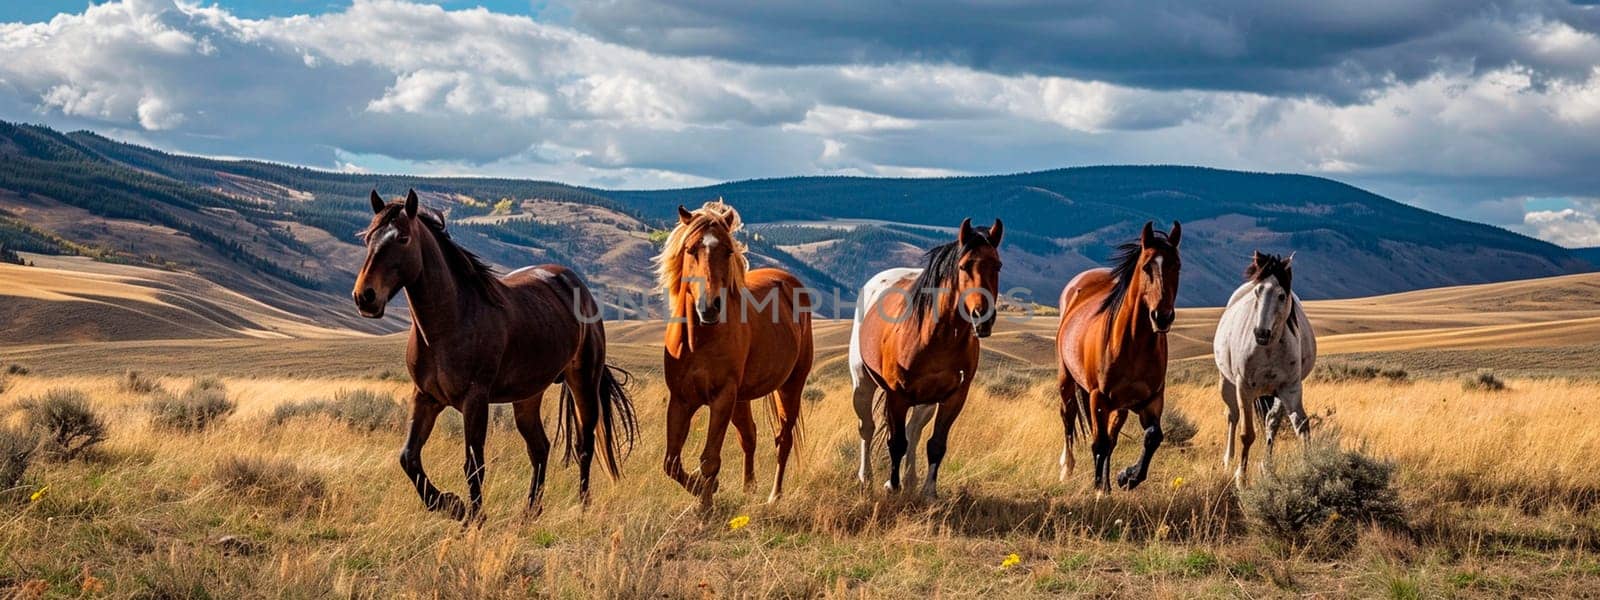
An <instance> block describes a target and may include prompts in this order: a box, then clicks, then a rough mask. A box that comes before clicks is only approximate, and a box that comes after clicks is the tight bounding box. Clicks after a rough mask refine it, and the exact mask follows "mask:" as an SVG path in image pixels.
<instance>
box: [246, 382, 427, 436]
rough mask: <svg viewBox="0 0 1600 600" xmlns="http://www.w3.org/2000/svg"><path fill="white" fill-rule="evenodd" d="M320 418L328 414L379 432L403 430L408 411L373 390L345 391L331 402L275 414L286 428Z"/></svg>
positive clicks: (286, 407)
mask: <svg viewBox="0 0 1600 600" xmlns="http://www.w3.org/2000/svg"><path fill="white" fill-rule="evenodd" d="M317 415H325V416H327V417H328V418H330V419H333V420H335V421H338V422H340V423H343V424H344V425H346V426H347V427H349V428H351V429H355V430H359V431H377V430H379V429H387V428H395V427H399V426H400V425H401V424H403V423H404V422H405V418H406V411H405V410H403V409H402V408H400V405H399V404H396V403H395V401H394V399H393V398H390V397H389V396H385V395H382V394H379V393H377V392H373V391H371V390H341V391H339V393H337V394H334V396H333V398H331V399H324V400H308V401H305V402H291V403H285V404H280V405H278V408H276V409H274V410H273V411H272V423H273V424H274V425H282V424H284V423H287V422H289V421H291V420H294V419H297V418H302V417H312V416H317Z"/></svg>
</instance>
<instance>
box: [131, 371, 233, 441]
mask: <svg viewBox="0 0 1600 600" xmlns="http://www.w3.org/2000/svg"><path fill="white" fill-rule="evenodd" d="M234 408H235V406H234V403H233V401H232V400H229V399H228V392H227V389H226V388H225V387H224V386H223V385H222V382H221V381H218V380H216V379H212V378H202V379H197V380H195V381H194V383H192V384H190V385H189V388H188V389H186V390H184V391H183V393H181V394H170V393H163V394H161V395H160V396H158V397H156V399H154V400H151V401H150V404H149V409H150V419H151V422H152V423H154V424H155V425H156V426H157V427H160V428H162V429H169V430H173V431H183V432H189V433H193V432H198V431H205V430H206V429H210V428H211V427H212V426H214V425H216V424H217V423H220V422H222V420H223V419H226V418H227V417H228V415H230V414H233V410H234Z"/></svg>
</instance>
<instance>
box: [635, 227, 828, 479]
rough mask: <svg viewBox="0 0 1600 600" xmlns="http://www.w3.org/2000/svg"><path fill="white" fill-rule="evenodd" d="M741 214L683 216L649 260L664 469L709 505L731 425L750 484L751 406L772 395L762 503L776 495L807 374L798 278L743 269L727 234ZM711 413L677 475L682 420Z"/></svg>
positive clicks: (807, 328)
mask: <svg viewBox="0 0 1600 600" xmlns="http://www.w3.org/2000/svg"><path fill="white" fill-rule="evenodd" d="M742 226H743V224H742V223H741V222H740V219H739V213H738V212H737V211H735V210H734V209H733V207H731V206H729V205H727V204H725V203H723V202H722V201H721V200H716V201H713V202H707V203H706V204H705V205H704V206H702V207H701V208H700V209H699V210H696V211H694V212H689V211H688V210H687V209H685V208H684V207H682V206H679V207H678V226H677V227H675V228H674V229H673V230H672V234H671V235H670V236H668V238H667V241H666V244H665V245H664V248H662V251H661V255H660V256H659V257H657V259H656V261H657V274H658V276H659V282H660V285H661V288H662V289H663V290H664V291H665V293H666V296H667V301H668V304H669V309H670V310H671V315H672V318H671V319H670V320H669V321H668V324H667V332H666V344H665V349H664V357H663V360H664V361H665V374H666V379H667V390H668V393H669V398H668V401H667V452H666V459H665V461H664V462H663V463H662V468H663V469H664V470H665V471H666V473H667V476H669V477H671V478H672V479H673V480H674V481H677V482H678V484H679V485H682V486H683V488H684V489H685V490H688V492H689V493H691V494H695V495H698V496H699V497H700V503H701V506H703V507H709V506H710V505H711V497H712V495H714V494H715V493H716V491H717V473H718V472H719V471H720V470H721V468H722V442H723V438H724V437H726V435H727V431H728V424H729V423H730V422H731V423H732V424H733V426H734V427H735V428H736V429H737V430H738V432H739V444H740V446H741V447H742V449H743V450H744V485H745V490H746V491H749V490H751V489H753V488H754V487H755V450H756V429H755V421H754V420H753V419H752V418H751V416H750V402H751V401H752V400H755V399H757V398H761V397H763V396H768V397H771V396H773V395H774V394H776V397H775V398H771V402H772V404H771V408H772V410H773V412H774V415H775V416H776V421H777V425H776V426H777V432H776V434H775V436H774V440H773V441H774V443H775V444H776V445H777V448H778V469H777V475H776V479H775V480H774V481H773V482H772V493H771V494H770V495H769V496H768V497H767V501H768V502H772V501H775V500H777V499H778V498H779V497H780V496H782V495H783V475H784V472H785V471H786V470H787V469H788V465H789V452H790V450H791V449H792V448H793V447H794V441H795V439H796V438H797V437H799V431H798V430H797V429H796V427H797V426H798V425H799V423H800V393H801V391H803V390H804V388H805V384H806V376H807V375H809V374H810V373H811V362H812V342H811V313H810V311H809V310H807V309H806V308H804V307H802V306H801V298H800V297H799V295H800V294H801V293H803V288H802V286H801V284H800V280H799V279H796V278H795V277H794V276H793V275H790V274H789V273H787V272H785V271H783V270H780V269H756V270H748V268H749V267H748V265H749V263H748V262H747V260H748V259H747V258H746V257H745V247H744V244H742V243H740V242H739V241H738V240H737V239H736V238H735V237H734V234H735V233H736V232H738V231H739V229H740V228H741V227H742ZM701 406H708V407H710V424H709V426H708V427H707V429H706V446H705V449H704V450H703V451H702V452H701V453H700V470H699V472H697V473H693V474H690V473H686V472H685V471H684V469H683V456H682V454H683V444H684V440H685V438H686V437H687V436H688V435H689V421H690V419H692V418H693V417H694V413H695V412H696V411H698V410H699V409H700V407H701Z"/></svg>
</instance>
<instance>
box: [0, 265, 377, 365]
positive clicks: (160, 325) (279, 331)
mask: <svg viewBox="0 0 1600 600" xmlns="http://www.w3.org/2000/svg"><path fill="white" fill-rule="evenodd" d="M29 259H30V260H32V261H33V262H34V264H35V266H32V267H21V266H16V265H10V264H0V343H5V344H43V343H62V342H89V341H126V340H158V339H196V338H329V337H352V336H364V335H366V334H362V333H358V332H353V331H349V330H344V329H332V328H328V327H323V326H320V325H317V324H315V323H313V322H312V321H311V320H309V319H306V318H304V317H300V316H297V315H294V314H291V313H288V312H285V311H282V310H279V309H276V308H273V307H271V306H267V305H266V304H263V303H261V302H257V301H255V300H252V299H250V298H247V297H245V296H243V295H241V294H239V293H236V292H234V291H231V290H228V289H226V288H223V287H221V286H218V285H216V284H213V283H211V282H209V281H206V280H204V279H201V278H199V277H197V276H194V275H190V274H187V273H175V272H169V271H162V270H159V269H149V268H144V267H134V266H127V265H115V264H109V263H101V262H94V261H91V260H88V259H84V258H68V257H53V256H38V255H29Z"/></svg>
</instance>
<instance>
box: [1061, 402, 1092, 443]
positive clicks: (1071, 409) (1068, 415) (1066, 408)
mask: <svg viewBox="0 0 1600 600" xmlns="http://www.w3.org/2000/svg"><path fill="white" fill-rule="evenodd" d="M1061 425H1062V426H1063V427H1065V428H1066V430H1067V439H1068V440H1072V441H1073V442H1077V441H1078V436H1080V435H1083V431H1085V430H1088V429H1090V425H1089V394H1088V392H1085V391H1083V390H1081V389H1073V390H1072V399H1071V400H1068V399H1066V398H1062V399H1061Z"/></svg>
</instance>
